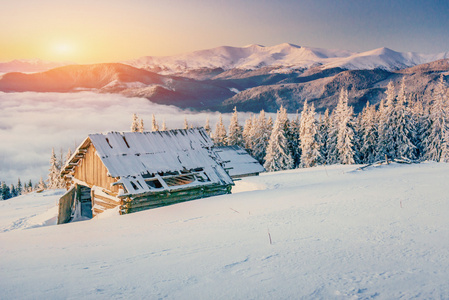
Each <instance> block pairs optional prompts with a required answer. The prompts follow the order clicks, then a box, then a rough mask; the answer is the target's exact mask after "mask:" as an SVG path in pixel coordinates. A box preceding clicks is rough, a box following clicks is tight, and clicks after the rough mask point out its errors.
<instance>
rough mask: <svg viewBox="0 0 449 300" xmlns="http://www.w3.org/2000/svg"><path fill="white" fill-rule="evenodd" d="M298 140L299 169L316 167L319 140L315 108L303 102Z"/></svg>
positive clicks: (319, 154) (318, 155) (319, 156)
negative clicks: (299, 147) (299, 150)
mask: <svg viewBox="0 0 449 300" xmlns="http://www.w3.org/2000/svg"><path fill="white" fill-rule="evenodd" d="M299 139H300V141H301V142H300V145H301V162H300V167H302V168H310V167H313V166H316V165H317V164H318V163H319V161H320V160H321V153H320V144H319V141H320V139H321V138H320V135H319V132H318V124H317V120H316V118H315V107H314V105H313V103H312V105H310V106H309V105H307V101H305V102H304V108H303V110H302V113H301V120H300V123H299Z"/></svg>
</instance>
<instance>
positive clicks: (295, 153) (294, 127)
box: [287, 113, 301, 168]
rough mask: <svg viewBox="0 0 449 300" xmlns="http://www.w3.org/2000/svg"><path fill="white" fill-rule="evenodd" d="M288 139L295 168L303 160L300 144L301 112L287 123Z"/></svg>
mask: <svg viewBox="0 0 449 300" xmlns="http://www.w3.org/2000/svg"><path fill="white" fill-rule="evenodd" d="M287 140H288V147H289V149H290V153H291V155H292V158H293V168H297V167H298V166H299V163H300V161H301V149H300V146H299V143H300V142H299V140H300V139H299V114H298V113H296V116H295V118H294V119H293V120H291V121H289V122H288V123H287Z"/></svg>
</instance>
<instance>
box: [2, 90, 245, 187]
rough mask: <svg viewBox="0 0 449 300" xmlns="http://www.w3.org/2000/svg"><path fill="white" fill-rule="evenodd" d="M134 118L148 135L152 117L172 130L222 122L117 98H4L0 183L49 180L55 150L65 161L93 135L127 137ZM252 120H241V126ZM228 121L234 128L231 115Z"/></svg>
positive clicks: (242, 117)
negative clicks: (112, 133)
mask: <svg viewBox="0 0 449 300" xmlns="http://www.w3.org/2000/svg"><path fill="white" fill-rule="evenodd" d="M133 113H137V114H138V116H139V117H140V118H142V119H143V120H144V123H145V126H146V128H147V129H151V115H152V114H154V115H155V116H156V120H157V121H158V123H159V125H161V124H162V121H163V120H165V122H166V124H167V126H168V127H169V129H170V128H171V129H173V128H182V127H183V124H184V118H187V120H188V122H189V124H192V125H193V126H203V125H204V124H205V120H206V118H207V117H209V118H210V124H211V127H214V126H215V123H216V121H217V120H218V113H217V112H194V111H190V110H181V109H179V108H177V107H175V106H165V105H158V104H154V103H152V102H150V101H148V100H147V99H143V98H127V97H124V96H121V95H116V94H96V93H92V92H80V93H33V92H26V93H1V92H0V180H2V181H5V182H7V183H16V182H17V178H18V177H20V179H21V180H22V181H25V180H29V179H31V180H33V182H36V181H38V180H39V178H40V176H42V177H43V178H44V179H46V176H47V174H48V168H49V159H50V154H51V148H52V147H54V148H55V151H56V152H57V153H58V154H59V152H60V149H62V150H63V152H64V154H63V155H64V156H65V153H66V152H67V149H68V148H69V147H70V148H71V149H72V150H74V148H75V147H76V146H78V144H79V143H81V142H82V141H83V140H84V139H85V138H86V136H87V135H88V134H90V133H98V132H109V131H128V130H129V129H130V125H131V117H132V114H133ZM249 115H250V114H249V113H240V114H239V119H240V124H241V125H243V123H244V120H245V119H246V118H247V117H248V116H249ZM223 119H224V121H225V122H226V123H227V122H229V119H230V114H224V115H223Z"/></svg>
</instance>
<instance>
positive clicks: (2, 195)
mask: <svg viewBox="0 0 449 300" xmlns="http://www.w3.org/2000/svg"><path fill="white" fill-rule="evenodd" d="M9 198H11V191H10V189H9V187H8V185H7V184H6V183H5V182H4V181H2V182H1V184H0V200H7V199H9Z"/></svg>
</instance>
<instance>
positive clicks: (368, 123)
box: [359, 102, 377, 164]
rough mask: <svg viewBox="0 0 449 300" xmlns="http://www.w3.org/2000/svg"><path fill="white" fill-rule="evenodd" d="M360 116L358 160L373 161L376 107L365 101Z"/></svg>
mask: <svg viewBox="0 0 449 300" xmlns="http://www.w3.org/2000/svg"><path fill="white" fill-rule="evenodd" d="M360 118H361V119H360V131H359V134H360V150H359V158H360V162H361V163H366V164H367V163H373V162H374V161H375V159H376V145H377V121H376V108H375V107H374V106H373V105H370V104H369V102H366V106H365V107H364V108H363V111H362V113H361V114H360Z"/></svg>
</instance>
